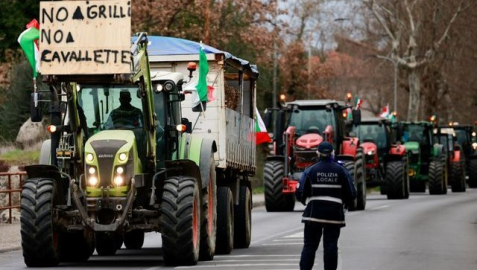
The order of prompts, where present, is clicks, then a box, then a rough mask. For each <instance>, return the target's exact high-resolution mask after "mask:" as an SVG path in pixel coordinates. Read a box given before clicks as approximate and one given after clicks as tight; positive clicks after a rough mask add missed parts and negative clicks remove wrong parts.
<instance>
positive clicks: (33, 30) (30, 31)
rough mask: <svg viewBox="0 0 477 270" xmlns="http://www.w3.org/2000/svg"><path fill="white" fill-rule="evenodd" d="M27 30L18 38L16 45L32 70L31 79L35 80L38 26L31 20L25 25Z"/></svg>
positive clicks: (37, 60)
mask: <svg viewBox="0 0 477 270" xmlns="http://www.w3.org/2000/svg"><path fill="white" fill-rule="evenodd" d="M26 27H27V29H26V30H25V31H23V32H22V33H21V34H20V36H19V37H18V43H20V47H22V50H23V52H24V53H25V56H26V58H27V59H28V62H30V66H31V68H32V69H33V78H36V76H37V74H38V70H39V69H40V52H39V49H38V39H39V38H40V30H39V27H40V24H39V23H38V21H37V20H35V19H33V20H32V21H31V22H29V23H28V24H27V25H26Z"/></svg>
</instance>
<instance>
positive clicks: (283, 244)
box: [262, 242, 303, 246]
mask: <svg viewBox="0 0 477 270" xmlns="http://www.w3.org/2000/svg"><path fill="white" fill-rule="evenodd" d="M293 245H303V242H300V243H275V244H262V246H293Z"/></svg>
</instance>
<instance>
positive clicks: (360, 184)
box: [355, 151, 366, 210]
mask: <svg viewBox="0 0 477 270" xmlns="http://www.w3.org/2000/svg"><path fill="white" fill-rule="evenodd" d="M364 162H365V161H364V157H363V154H362V151H359V152H358V154H357V155H356V163H355V164H356V177H357V179H359V180H358V181H357V182H356V183H357V189H356V192H357V197H356V210H364V209H366V164H365V163H364Z"/></svg>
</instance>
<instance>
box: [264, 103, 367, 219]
mask: <svg viewBox="0 0 477 270" xmlns="http://www.w3.org/2000/svg"><path fill="white" fill-rule="evenodd" d="M349 108H350V106H349V105H348V104H346V103H345V102H342V101H335V100H297V101H293V102H288V103H286V104H285V106H284V107H283V108H280V109H278V110H267V112H266V114H265V122H266V125H267V126H268V127H270V126H272V124H271V123H272V118H273V113H274V112H275V113H276V116H275V118H276V120H275V129H274V135H273V144H271V145H270V146H271V147H272V151H271V152H270V155H269V156H268V157H267V160H266V162H265V165H264V189H265V207H266V209H267V211H269V212H275V211H293V209H294V206H295V191H296V185H297V183H298V181H299V179H300V177H301V175H302V173H303V171H304V170H305V168H306V167H308V166H310V165H312V164H314V163H315V162H317V153H316V151H317V149H318V146H319V145H320V143H321V142H323V141H328V142H330V143H331V144H332V145H333V147H334V149H335V157H334V159H335V160H336V161H338V162H340V163H341V164H342V165H343V166H344V167H346V169H347V170H348V171H349V173H350V174H351V175H352V176H353V178H354V183H355V186H356V189H357V193H358V196H357V199H356V200H355V203H354V204H353V205H351V206H349V208H350V210H364V209H365V207H366V180H365V179H366V169H365V163H364V153H363V149H362V147H361V145H360V141H359V139H358V138H356V137H348V136H346V130H345V126H346V124H347V123H346V119H347V110H348V109H349ZM352 113H353V116H354V117H353V120H352V121H353V123H348V124H357V123H359V120H360V118H361V114H360V111H359V110H353V111H352Z"/></svg>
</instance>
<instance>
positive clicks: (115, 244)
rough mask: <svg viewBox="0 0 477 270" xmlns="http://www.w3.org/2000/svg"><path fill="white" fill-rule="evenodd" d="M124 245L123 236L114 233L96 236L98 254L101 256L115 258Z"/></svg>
mask: <svg viewBox="0 0 477 270" xmlns="http://www.w3.org/2000/svg"><path fill="white" fill-rule="evenodd" d="M122 245H123V236H122V235H120V234H118V233H113V232H97V233H96V234H95V246H96V252H97V253H98V255H99V256H113V255H114V254H116V251H118V249H120V248H121V246H122Z"/></svg>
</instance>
